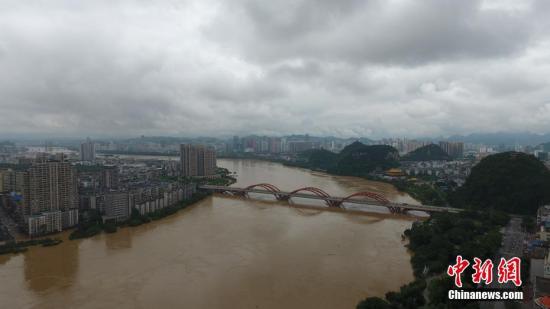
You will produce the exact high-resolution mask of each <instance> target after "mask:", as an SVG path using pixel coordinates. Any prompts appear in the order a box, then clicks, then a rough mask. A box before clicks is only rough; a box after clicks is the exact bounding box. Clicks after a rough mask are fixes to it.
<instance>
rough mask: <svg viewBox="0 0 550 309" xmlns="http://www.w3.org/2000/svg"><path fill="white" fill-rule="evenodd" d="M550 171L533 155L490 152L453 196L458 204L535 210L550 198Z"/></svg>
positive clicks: (518, 211)
mask: <svg viewBox="0 0 550 309" xmlns="http://www.w3.org/2000/svg"><path fill="white" fill-rule="evenodd" d="M549 188H550V171H549V170H548V169H547V168H546V167H545V166H544V164H543V163H542V162H540V161H539V160H537V159H536V158H535V157H534V156H532V155H528V154H525V153H519V152H504V153H499V154H495V155H491V156H488V157H486V158H485V159H483V160H481V162H480V163H479V164H477V165H476V166H474V168H473V169H472V172H471V174H470V176H469V177H468V178H467V179H466V183H465V184H464V186H462V187H461V188H459V189H458V190H457V191H456V192H455V193H454V194H452V195H451V197H450V202H451V205H453V206H455V207H463V208H473V209H489V210H492V209H494V210H500V211H505V212H507V213H515V214H533V213H535V211H536V210H537V208H538V207H540V206H541V205H544V204H547V203H549V202H550V190H549Z"/></svg>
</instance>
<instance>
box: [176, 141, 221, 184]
mask: <svg viewBox="0 0 550 309" xmlns="http://www.w3.org/2000/svg"><path fill="white" fill-rule="evenodd" d="M180 160H181V168H182V176H185V177H190V176H211V175H214V174H215V173H216V152H215V151H214V150H213V149H211V148H208V147H205V146H203V145H190V144H182V145H181V146H180Z"/></svg>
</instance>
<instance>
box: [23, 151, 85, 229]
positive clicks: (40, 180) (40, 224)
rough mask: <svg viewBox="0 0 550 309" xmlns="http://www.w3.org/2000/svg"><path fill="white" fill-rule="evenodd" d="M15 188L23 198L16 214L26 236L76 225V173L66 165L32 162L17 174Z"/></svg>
mask: <svg viewBox="0 0 550 309" xmlns="http://www.w3.org/2000/svg"><path fill="white" fill-rule="evenodd" d="M16 188H17V191H18V192H20V193H21V194H22V196H23V201H22V203H20V205H19V206H18V212H19V215H20V216H21V217H23V218H24V219H25V220H26V222H27V224H28V227H29V234H31V235H35V234H42V233H50V232H56V231H60V230H61V229H62V228H66V227H70V226H74V225H76V224H77V223H78V193H77V183H76V172H75V169H74V167H73V166H72V165H71V164H70V163H68V162H63V161H39V162H35V163H33V164H32V165H31V166H30V167H29V169H28V170H26V171H21V172H17V174H16Z"/></svg>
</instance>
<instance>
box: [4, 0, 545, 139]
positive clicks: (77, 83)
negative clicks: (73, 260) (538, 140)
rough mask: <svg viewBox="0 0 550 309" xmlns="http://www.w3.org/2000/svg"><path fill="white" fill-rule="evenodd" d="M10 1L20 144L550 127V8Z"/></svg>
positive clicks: (10, 130)
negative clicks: (37, 139) (43, 139)
mask: <svg viewBox="0 0 550 309" xmlns="http://www.w3.org/2000/svg"><path fill="white" fill-rule="evenodd" d="M2 2H3V3H6V4H9V5H5V6H4V7H3V10H1V11H0V20H2V23H3V25H4V27H1V28H0V29H1V30H0V66H1V67H2V70H1V71H0V92H1V93H2V94H3V95H2V98H1V99H0V109H1V110H2V114H4V115H9V116H10V117H5V118H4V119H3V121H2V123H1V124H0V131H2V134H3V135H6V136H8V135H10V136H14V135H18V136H44V135H50V136H64V137H67V136H74V135H83V136H87V135H90V136H110V137H112V136H115V135H116V136H135V135H141V134H147V135H171V136H180V135H188V136H198V135H207V136H220V135H243V134H246V132H257V133H258V134H261V135H284V134H290V133H293V132H303V133H309V134H311V135H334V136H338V137H357V136H365V137H369V138H375V139H376V138H383V137H388V136H404V137H411V138H414V137H421V136H449V135H453V134H469V133H473V132H481V133H486V132H499V131H507V132H510V131H516V132H517V131H528V132H534V133H550V123H549V122H548V121H547V119H549V118H550V102H549V101H548V98H549V97H550V84H549V82H548V81H547V78H546V76H548V75H549V73H550V65H549V64H550V57H549V56H550V55H549V54H548V46H549V44H550V32H549V31H548V29H549V24H548V20H547V18H546V17H547V16H548V13H549V11H550V6H549V5H548V3H547V2H545V1H537V0H533V1H522V2H517V1H504V0H498V1H497V0H484V1H481V0H479V1H460V2H455V1H428V2H427V3H414V2H407V1H391V2H387V1H369V2H358V1H352V0H349V1H341V2H338V3H335V2H332V1H324V2H321V3H319V2H313V1H310V0H302V1H298V2H295V1H287V2H278V3H277V4H274V3H273V4H269V5H268V4H263V5H261V6H260V5H257V4H254V3H252V2H247V1H237V2H232V3H231V4H227V3H223V2H221V1H218V0H208V1H185V2H181V3H180V2H173V1H160V2H155V3H154V4H152V3H151V4H146V3H143V2H134V1H123V2H120V3H118V4H116V5H113V4H112V3H111V2H108V1H96V2H93V3H79V4H75V3H73V2H68V1H62V0H59V1H53V2H47V3H46V2H33V3H26V2H17V1H2ZM30 76H32V78H29V77H30Z"/></svg>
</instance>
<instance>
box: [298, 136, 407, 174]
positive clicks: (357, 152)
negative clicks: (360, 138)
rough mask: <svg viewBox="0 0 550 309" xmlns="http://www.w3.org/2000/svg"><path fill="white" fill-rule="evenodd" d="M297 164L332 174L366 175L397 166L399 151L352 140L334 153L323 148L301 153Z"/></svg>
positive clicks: (389, 147)
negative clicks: (301, 158) (300, 158)
mask: <svg viewBox="0 0 550 309" xmlns="http://www.w3.org/2000/svg"><path fill="white" fill-rule="evenodd" d="M302 157H303V161H299V162H298V164H296V165H297V166H301V167H305V168H311V169H316V170H325V171H327V172H329V173H332V174H338V175H347V176H367V175H368V174H369V173H371V172H373V171H376V170H378V171H381V170H387V169H389V168H392V167H397V166H399V153H398V152H397V150H396V149H395V148H393V147H391V146H386V145H373V146H367V145H364V144H362V143H360V142H354V143H353V144H350V145H348V146H346V147H345V148H344V149H343V150H342V151H341V152H340V153H338V154H335V153H332V152H330V151H327V150H324V149H315V150H309V151H306V152H304V153H303V154H302Z"/></svg>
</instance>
